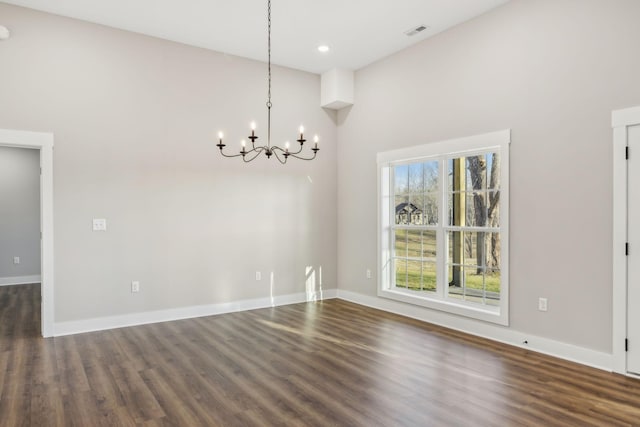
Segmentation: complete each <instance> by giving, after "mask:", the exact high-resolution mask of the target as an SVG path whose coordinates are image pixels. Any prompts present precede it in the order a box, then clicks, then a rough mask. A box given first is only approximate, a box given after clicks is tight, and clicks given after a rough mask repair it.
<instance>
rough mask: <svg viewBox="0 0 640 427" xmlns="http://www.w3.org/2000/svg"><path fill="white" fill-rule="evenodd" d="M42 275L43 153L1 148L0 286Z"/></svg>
mask: <svg viewBox="0 0 640 427" xmlns="http://www.w3.org/2000/svg"><path fill="white" fill-rule="evenodd" d="M16 256H17V257H20V263H19V264H14V263H13V258H14V257H16ZM39 275H40V151H38V150H30V149H26V148H12V147H0V284H2V283H10V284H13V283H14V282H15V279H11V278H16V277H33V276H39Z"/></svg>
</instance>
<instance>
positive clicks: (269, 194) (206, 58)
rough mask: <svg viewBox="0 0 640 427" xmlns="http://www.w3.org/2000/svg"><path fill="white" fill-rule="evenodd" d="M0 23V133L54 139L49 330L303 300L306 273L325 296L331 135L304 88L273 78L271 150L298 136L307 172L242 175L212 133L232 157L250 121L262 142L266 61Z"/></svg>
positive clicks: (303, 77) (50, 24)
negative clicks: (311, 150) (100, 227)
mask: <svg viewBox="0 0 640 427" xmlns="http://www.w3.org/2000/svg"><path fill="white" fill-rule="evenodd" d="M0 16H1V17H2V24H3V25H6V26H7V27H9V28H10V29H11V31H12V38H11V39H10V40H8V41H4V42H2V43H0V64H2V66H1V67H0V93H1V94H2V102H0V128H8V129H25V130H33V131H47V132H52V133H53V134H54V135H55V140H56V145H55V150H54V160H53V161H54V230H55V259H54V263H55V301H56V304H55V321H56V323H58V322H73V321H80V320H83V319H88V318H98V317H104V316H122V315H128V314H131V313H139V312H150V311H153V310H168V309H172V308H181V307H191V306H195V305H204V304H224V303H228V302H233V301H242V300H247V299H255V298H269V297H270V296H271V295H273V296H279V295H289V294H294V293H304V292H305V290H306V288H305V280H306V267H307V266H312V267H313V268H315V269H319V268H320V267H321V268H322V279H323V283H322V286H323V288H324V289H330V288H334V289H335V287H336V254H335V248H336V245H337V243H336V241H337V238H336V211H335V206H336V175H337V173H336V162H335V156H336V153H335V135H336V127H335V122H334V120H335V116H332V115H331V114H328V113H327V112H325V111H323V110H322V109H321V108H320V107H319V102H320V100H319V98H320V89H319V83H320V78H319V76H317V75H313V74H309V73H303V72H298V71H294V70H290V69H285V68H280V67H274V70H273V71H274V76H273V104H274V107H273V135H274V139H275V140H276V141H283V140H284V139H285V138H287V139H293V138H294V137H295V136H296V131H297V128H298V126H299V125H300V123H304V125H305V127H306V128H307V129H308V130H309V131H310V132H317V133H318V134H320V135H321V137H322V140H321V151H320V152H319V154H318V159H317V160H315V161H313V162H301V161H290V162H289V163H288V164H287V165H285V166H282V165H280V164H279V163H276V162H275V161H274V160H273V159H272V160H271V161H268V160H267V159H266V158H265V159H260V160H257V161H255V162H254V163H252V164H244V163H242V162H241V161H240V160H238V159H224V158H222V157H221V156H220V155H219V154H218V152H217V151H218V149H217V147H215V143H216V142H217V141H215V138H214V136H215V134H216V133H217V131H218V130H224V131H225V133H226V134H227V135H228V136H229V141H230V142H229V143H230V144H231V143H235V144H238V149H239V140H240V139H241V138H244V137H245V136H246V134H247V131H248V126H249V122H250V121H251V120H256V121H257V122H258V125H259V126H260V127H259V132H260V133H259V134H261V135H263V134H264V130H265V127H266V107H265V102H266V64H264V63H259V62H255V61H250V60H245V59H241V58H237V57H232V56H228V55H224V54H221V53H215V52H211V51H206V50H203V49H198V48H194V47H189V46H185V45H181V44H177V43H171V42H167V41H162V40H158V39H154V38H150V37H145V36H141V35H137V34H132V33H128V32H124V31H118V30H114V29H110V28H106V27H102V26H98V25H94V24H89V23H84V22H79V21H75V20H72V19H66V18H62V17H57V16H53V15H49V14H45V13H39V12H35V11H32V10H28V9H24V8H18V7H14V6H9V5H6V4H2V3H0ZM7 100H8V101H9V102H5V101H7ZM92 218H106V219H107V223H108V230H107V232H104V233H97V232H92V230H91V223H92ZM256 270H259V271H261V272H262V273H263V277H264V279H263V280H262V281H259V282H258V281H256V280H255V276H254V274H255V271H256ZM271 272H273V275H274V280H273V286H271V283H270V281H269V280H268V277H269V274H270V273H271ZM132 280H139V281H140V286H141V292H140V293H139V294H131V292H130V283H131V281H132ZM316 286H318V287H319V283H316Z"/></svg>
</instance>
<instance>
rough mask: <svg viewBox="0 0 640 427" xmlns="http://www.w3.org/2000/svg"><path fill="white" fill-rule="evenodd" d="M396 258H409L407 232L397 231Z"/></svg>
mask: <svg viewBox="0 0 640 427" xmlns="http://www.w3.org/2000/svg"><path fill="white" fill-rule="evenodd" d="M395 256H397V257H406V256H407V230H395Z"/></svg>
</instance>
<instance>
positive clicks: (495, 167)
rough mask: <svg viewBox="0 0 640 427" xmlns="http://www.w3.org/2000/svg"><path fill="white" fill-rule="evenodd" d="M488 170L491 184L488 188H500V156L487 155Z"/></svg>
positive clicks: (495, 154)
mask: <svg viewBox="0 0 640 427" xmlns="http://www.w3.org/2000/svg"><path fill="white" fill-rule="evenodd" d="M487 170H488V171H489V172H488V173H489V182H488V183H487V188H489V189H499V188H500V154H498V153H487Z"/></svg>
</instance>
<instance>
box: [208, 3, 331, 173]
mask: <svg viewBox="0 0 640 427" xmlns="http://www.w3.org/2000/svg"><path fill="white" fill-rule="evenodd" d="M267 28H268V38H267V41H268V55H269V60H268V69H269V90H268V92H267V144H266V145H256V139H258V137H257V136H256V133H255V130H256V123H255V122H251V135H250V136H249V137H248V139H249V140H250V141H251V146H250V147H247V142H246V141H245V140H244V139H243V140H242V141H241V142H240V144H241V148H240V152H239V153H238V154H225V153H224V151H223V149H224V147H226V144H224V143H223V142H222V138H223V137H224V134H223V133H222V132H220V133H218V139H219V142H218V143H217V144H216V145H217V147H218V148H219V149H220V154H222V155H223V156H224V157H240V156H242V160H244V162H245V163H249V162H250V161H252V160H255V159H256V158H257V157H258V156H259V155H260V154H262V153H264V154H265V155H266V156H267V158H271V156H274V157H275V158H276V159H278V161H279V162H280V163H282V164H285V163H287V160H288V159H289V157H294V158H296V159H300V160H313V159H315V158H316V154H318V151H320V149H319V148H318V135H316V136H314V138H313V140H314V141H313V142H314V145H313V147H312V148H311V152H313V154H311V153H308V154H306V155H304V154H301V153H302V149H303V148H304V143H305V142H306V141H307V140H306V139H305V138H304V127H303V126H300V138H298V139H297V140H296V141H297V142H298V143H299V144H300V147H298V149H297V150H296V151H292V150H291V147H290V144H289V142H288V141H287V142H285V144H284V148H282V147H279V146H277V145H271V107H272V106H273V104H272V103H271V0H268V2H267Z"/></svg>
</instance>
